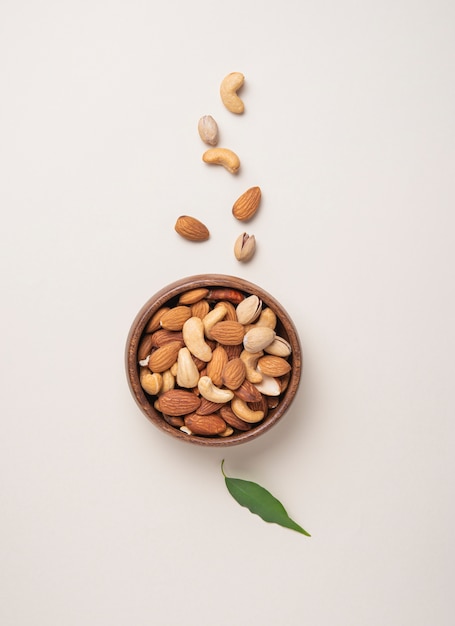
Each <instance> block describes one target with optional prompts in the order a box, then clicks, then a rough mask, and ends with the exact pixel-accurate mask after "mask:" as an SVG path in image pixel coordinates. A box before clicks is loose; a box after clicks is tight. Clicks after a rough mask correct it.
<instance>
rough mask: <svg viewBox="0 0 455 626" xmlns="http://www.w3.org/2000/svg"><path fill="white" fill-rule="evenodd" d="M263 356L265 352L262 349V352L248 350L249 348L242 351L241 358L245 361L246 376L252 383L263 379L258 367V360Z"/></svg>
mask: <svg viewBox="0 0 455 626" xmlns="http://www.w3.org/2000/svg"><path fill="white" fill-rule="evenodd" d="M261 356H264V352H263V351H262V350H261V351H260V352H248V351H247V350H242V352H241V353H240V358H241V359H242V361H243V362H244V363H245V369H246V375H245V377H246V379H247V380H249V381H250V383H260V382H261V380H262V374H261V372H258V371H257V369H256V366H257V363H258V360H259V358H260V357H261Z"/></svg>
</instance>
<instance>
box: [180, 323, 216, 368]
mask: <svg viewBox="0 0 455 626" xmlns="http://www.w3.org/2000/svg"><path fill="white" fill-rule="evenodd" d="M182 333H183V341H184V342H185V345H186V347H187V348H188V350H189V351H190V352H191V354H194V356H195V357H197V358H198V359H200V360H201V361H205V362H206V363H208V361H210V359H211V358H212V349H211V347H210V346H209V345H208V344H207V343H206V342H205V339H204V324H203V323H202V320H201V318H200V317H195V316H193V317H190V319H188V320H186V322H185V323H184V324H183V328H182Z"/></svg>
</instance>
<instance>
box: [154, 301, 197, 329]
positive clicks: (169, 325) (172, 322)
mask: <svg viewBox="0 0 455 626" xmlns="http://www.w3.org/2000/svg"><path fill="white" fill-rule="evenodd" d="M190 317H191V307H189V306H185V305H183V304H182V305H179V306H176V307H174V308H173V309H169V311H166V313H164V314H163V315H162V316H161V320H160V324H161V328H164V329H165V330H182V328H183V325H184V323H185V322H186V320H189V319H190Z"/></svg>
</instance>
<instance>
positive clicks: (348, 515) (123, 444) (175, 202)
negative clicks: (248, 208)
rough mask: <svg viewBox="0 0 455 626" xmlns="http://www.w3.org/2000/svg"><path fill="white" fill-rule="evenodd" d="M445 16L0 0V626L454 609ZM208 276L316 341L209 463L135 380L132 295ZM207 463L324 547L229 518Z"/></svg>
mask: <svg viewBox="0 0 455 626" xmlns="http://www.w3.org/2000/svg"><path fill="white" fill-rule="evenodd" d="M454 35H455V5H454V4H453V2H450V1H444V0H433V1H431V2H430V1H429V0H426V1H423V0H417V1H411V0H394V1H392V0H385V1H384V2H376V1H374V2H373V1H372V0H366V1H365V2H356V1H354V0H340V1H336V0H322V1H319V2H314V1H310V0H304V1H303V2H297V1H295V2H293V1H290V0H287V1H286V0H285V1H283V2H268V1H267V2H263V3H262V4H261V3H257V2H252V1H249V0H242V1H239V0H231V2H228V3H214V2H209V1H205V0H196V1H193V2H191V3H190V2H183V1H181V2H172V1H170V2H166V3H164V2H156V1H150V0H149V1H148V2H146V1H141V0H128V2H127V1H125V0H114V1H112V2H107V1H106V0H105V1H102V0H90V1H88V0H86V1H85V0H82V1H81V0H78V1H76V0H66V1H65V0H63V1H56V0H55V1H53V0H41V1H40V2H32V1H26V0H14V1H13V0H2V2H1V4H0V85H1V98H0V173H1V182H0V206H1V215H2V225H1V229H0V233H1V234H0V238H1V241H0V250H1V255H2V281H1V293H2V305H1V319H2V329H3V336H2V342H1V345H2V350H1V352H2V358H1V417H0V419H1V422H0V428H1V431H0V471H1V502H2V512H1V518H0V537H1V539H0V541H1V544H0V550H1V552H0V564H1V565H0V589H1V596H2V599H1V603H0V621H1V623H2V624H4V625H5V626H62V625H64V626H80V625H81V624H84V625H87V626H124V625H125V624H132V625H134V626H145V625H147V626H148V625H150V624H156V625H157V626H180V625H181V624H187V625H189V626H196V625H197V626H227V625H231V624H235V625H237V626H250V625H251V624H264V625H267V626H275V625H276V624H283V625H284V626H300V625H302V624H309V625H311V626H365V625H366V624H368V626H384V625H385V624H387V625H390V626H428V625H429V624H431V625H434V626H450V625H451V624H453V616H452V611H451V605H452V602H451V601H450V599H449V598H450V596H451V595H452V594H453V591H454V589H453V587H454V574H455V572H454V556H455V555H454V540H453V527H454V522H455V519H454V508H453V493H454V489H453V487H454V479H453V476H454V470H455V463H454V455H453V445H454V434H455V427H454V418H455V414H454V413H455V411H454V407H455V402H454V399H453V396H454V391H453V374H454V353H455V332H454V319H455V300H454V261H455V259H454V256H455V255H454V249H453V241H454V226H455V220H454V201H455V188H454V180H455V177H454V165H455V158H454V157H455V148H454V139H455V136H454V135H455V133H454V130H455V124H454V106H455V88H454V75H455V46H454ZM230 71H241V72H243V73H244V74H245V76H246V85H245V88H244V90H243V92H242V95H243V97H244V100H245V103H246V113H245V115H244V116H243V117H237V116H234V115H232V114H230V113H229V112H227V111H226V110H225V109H224V108H223V106H222V104H221V102H220V100H219V96H218V87H219V83H220V81H221V79H222V77H223V76H224V75H225V74H227V73H228V72H230ZM204 114H212V115H213V116H214V117H215V118H216V119H217V121H218V123H219V126H220V131H221V143H222V144H223V145H225V146H227V147H230V148H232V149H234V150H236V151H237V152H238V154H239V155H240V157H241V159H242V172H241V174H239V175H238V176H237V177H233V176H231V175H230V174H229V173H227V172H226V171H225V170H224V169H222V168H217V167H210V166H207V165H205V164H203V163H202V161H201V154H202V152H203V150H204V146H203V144H202V143H201V141H200V139H199V137H198V135H197V121H198V119H199V117H200V116H201V115H204ZM252 185H260V186H261V187H262V190H263V204H262V207H261V211H260V213H259V214H258V215H257V218H256V219H255V220H254V222H253V223H251V224H250V225H248V231H249V232H250V233H254V234H255V235H256V237H257V240H258V250H257V255H256V257H255V258H254V260H253V261H252V262H251V263H250V264H249V265H246V266H240V265H239V264H238V263H237V261H236V260H235V258H234V256H233V253H232V247H233V243H234V240H235V238H236V236H237V235H238V234H239V233H240V232H241V227H240V226H239V224H238V223H234V222H235V220H234V219H233V218H232V215H231V206H232V203H233V201H234V200H235V198H236V197H237V196H238V195H240V193H241V192H242V191H244V190H245V189H246V188H247V187H249V186H252ZM182 213H190V214H193V215H196V216H198V217H199V218H200V219H202V220H203V221H204V222H205V223H206V224H207V225H208V227H209V228H210V231H211V235H212V236H211V239H210V240H209V241H208V242H207V243H205V244H202V245H192V244H190V243H187V242H184V241H183V240H181V239H180V238H178V236H177V234H176V233H175V232H174V230H173V225H174V222H175V219H176V217H177V216H178V215H180V214H182ZM203 272H216V273H218V272H219V273H226V274H235V275H240V276H243V277H244V278H246V279H247V280H250V281H252V282H255V283H257V284H259V285H261V286H262V287H263V288H265V289H266V290H268V291H270V293H272V294H273V295H274V296H275V297H277V298H278V299H279V300H280V301H281V302H282V303H283V305H284V306H285V308H286V309H287V310H288V312H289V313H290V314H291V316H292V317H293V319H294V322H295V324H296V326H297V328H298V330H299V333H300V336H301V341H302V346H303V350H304V355H305V374H304V379H303V383H302V386H301V388H300V392H299V396H298V398H297V399H296V401H295V403H294V404H293V406H292V409H291V411H290V412H289V414H288V415H287V417H286V419H284V420H283V421H282V422H281V423H280V424H279V425H278V426H277V427H276V428H275V429H273V430H272V431H270V432H269V433H267V434H266V435H264V436H263V437H261V438H260V439H259V440H258V441H256V442H254V443H251V444H247V445H245V446H240V447H237V448H232V449H229V450H226V451H225V452H224V454H223V453H222V452H221V451H220V450H205V449H200V448H198V447H195V446H186V445H184V444H181V443H179V442H175V441H173V440H172V439H171V438H169V437H166V436H164V435H163V434H161V433H160V432H159V431H158V430H157V429H155V428H154V427H153V426H152V425H151V424H150V423H149V422H148V421H147V420H146V419H145V418H144V417H143V416H142V414H141V413H140V412H139V410H138V409H137V407H136V405H135V404H134V402H133V400H132V398H131V396H130V394H129V390H128V388H127V384H126V379H125V375H124V366H123V350H124V343H125V339H126V335H127V333H128V329H129V326H130V323H131V322H132V320H133V318H134V316H135V315H136V312H137V311H138V309H139V308H140V307H141V306H142V304H143V303H144V302H145V301H146V300H147V299H148V298H149V297H150V296H151V295H152V294H153V293H155V292H156V291H157V290H158V289H161V287H162V286H164V285H166V284H168V283H169V282H172V281H174V280H176V279H178V278H181V277H183V276H187V275H191V274H197V273H203ZM223 456H224V457H225V459H226V470H227V472H228V473H230V474H231V475H235V476H240V477H243V478H248V479H251V480H255V481H257V482H260V483H261V484H263V485H264V486H266V487H267V488H268V489H270V490H271V491H272V492H273V493H274V494H275V495H276V496H277V497H279V498H280V499H281V501H282V502H283V503H284V504H285V506H286V507H287V509H288V511H289V513H290V514H291V516H292V517H294V518H295V519H296V520H297V521H298V522H299V523H301V524H302V525H303V526H304V527H305V528H307V529H308V530H309V531H310V532H311V533H312V535H313V536H312V538H311V539H308V538H305V537H303V536H301V535H298V534H297V533H293V532H291V531H289V530H285V529H282V528H281V527H278V526H276V525H269V524H265V523H264V522H262V521H261V520H260V519H259V518H257V517H255V516H253V515H251V514H250V513H249V512H248V511H247V510H246V509H243V508H241V507H239V506H238V505H237V504H236V503H235V502H234V501H233V500H232V499H231V498H230V496H229V495H228V493H227V491H226V490H225V487H224V483H223V480H222V476H221V473H220V462H221V460H222V458H223ZM452 597H453V595H452Z"/></svg>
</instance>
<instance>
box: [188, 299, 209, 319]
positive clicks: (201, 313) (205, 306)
mask: <svg viewBox="0 0 455 626" xmlns="http://www.w3.org/2000/svg"><path fill="white" fill-rule="evenodd" d="M209 311H210V304H209V303H208V302H207V300H199V302H195V303H194V304H192V305H191V316H192V317H200V318H201V319H203V318H204V317H205V316H206V315H207V313H208V312H209Z"/></svg>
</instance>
